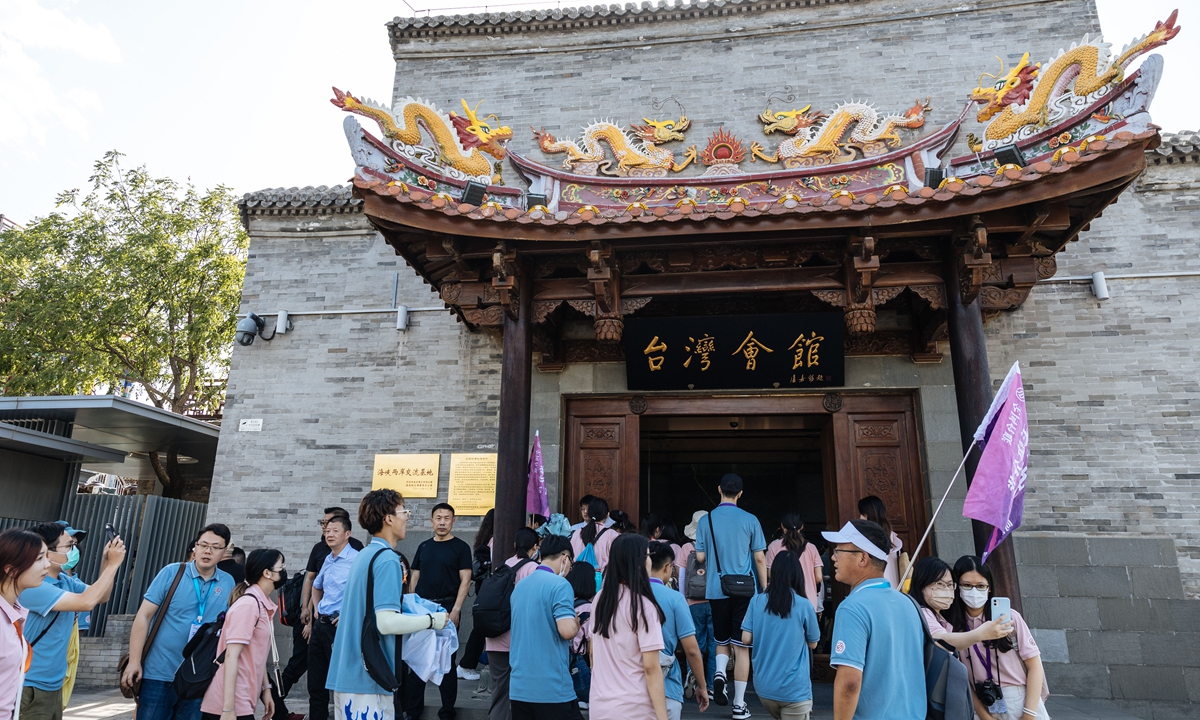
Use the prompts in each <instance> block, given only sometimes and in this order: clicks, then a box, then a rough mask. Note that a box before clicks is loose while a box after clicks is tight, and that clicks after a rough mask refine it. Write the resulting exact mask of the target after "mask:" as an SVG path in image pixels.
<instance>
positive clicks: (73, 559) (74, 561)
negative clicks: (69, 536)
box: [62, 547, 79, 570]
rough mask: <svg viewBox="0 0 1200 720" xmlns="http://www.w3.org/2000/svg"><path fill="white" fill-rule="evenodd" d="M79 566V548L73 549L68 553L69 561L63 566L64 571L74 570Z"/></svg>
mask: <svg viewBox="0 0 1200 720" xmlns="http://www.w3.org/2000/svg"><path fill="white" fill-rule="evenodd" d="M78 564H79V548H77V547H73V548H71V549H70V551H69V552H67V561H66V562H65V563H63V564H62V569H63V570H71V569H74V567H75V566H76V565H78Z"/></svg>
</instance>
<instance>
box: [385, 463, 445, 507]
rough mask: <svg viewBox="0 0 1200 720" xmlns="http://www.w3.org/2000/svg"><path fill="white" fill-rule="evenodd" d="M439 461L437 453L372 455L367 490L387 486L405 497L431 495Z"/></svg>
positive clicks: (434, 488)
mask: <svg viewBox="0 0 1200 720" xmlns="http://www.w3.org/2000/svg"><path fill="white" fill-rule="evenodd" d="M441 460H442V456H441V455H439V454H438V453H432V454H428V455H425V454H413V453H406V454H402V455H376V456H375V469H374V470H373V471H372V472H371V489H372V490H379V489H380V488H390V489H392V490H395V491H397V492H399V493H400V494H401V495H403V496H404V497H406V498H410V497H414V498H435V497H437V494H438V492H437V485H438V469H439V467H440V466H441Z"/></svg>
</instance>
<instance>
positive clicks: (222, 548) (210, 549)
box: [196, 543, 225, 552]
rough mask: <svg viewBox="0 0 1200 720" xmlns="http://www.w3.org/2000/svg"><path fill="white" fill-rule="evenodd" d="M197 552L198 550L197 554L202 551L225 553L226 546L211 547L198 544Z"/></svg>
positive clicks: (206, 544)
mask: <svg viewBox="0 0 1200 720" xmlns="http://www.w3.org/2000/svg"><path fill="white" fill-rule="evenodd" d="M196 550H197V552H198V551H200V550H207V551H208V552H224V551H225V546H224V545H210V544H208V543H196Z"/></svg>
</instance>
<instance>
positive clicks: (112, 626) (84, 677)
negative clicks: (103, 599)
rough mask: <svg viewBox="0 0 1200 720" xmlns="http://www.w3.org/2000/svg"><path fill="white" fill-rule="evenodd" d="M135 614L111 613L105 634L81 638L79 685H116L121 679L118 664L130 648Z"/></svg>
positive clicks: (94, 686)
mask: <svg viewBox="0 0 1200 720" xmlns="http://www.w3.org/2000/svg"><path fill="white" fill-rule="evenodd" d="M133 617H134V616H133V615H109V616H108V624H107V625H106V626H105V628H104V636H103V637H81V638H79V670H78V671H77V672H76V677H75V686H76V687H78V688H115V687H117V686H118V684H119V683H120V680H121V678H120V677H119V676H118V675H117V663H118V662H120V661H121V656H122V655H124V654H125V653H126V652H128V651H129V629H130V628H131V627H133Z"/></svg>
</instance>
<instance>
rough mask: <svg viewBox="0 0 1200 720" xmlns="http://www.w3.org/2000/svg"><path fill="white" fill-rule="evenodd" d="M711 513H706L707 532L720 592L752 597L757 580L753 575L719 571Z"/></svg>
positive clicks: (733, 595) (731, 595) (719, 560)
mask: <svg viewBox="0 0 1200 720" xmlns="http://www.w3.org/2000/svg"><path fill="white" fill-rule="evenodd" d="M712 516H713V514H712V513H709V514H708V534H709V535H710V536H712V553H713V560H714V561H715V562H716V563H717V577H718V578H720V580H721V592H723V593H725V594H726V595H728V596H729V597H731V598H733V597H754V594H755V593H756V592H758V581H756V580H755V579H754V576H753V575H726V574H725V573H723V572H721V556H720V555H719V554H717V531H716V530H715V529H714V528H713V519H712Z"/></svg>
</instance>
